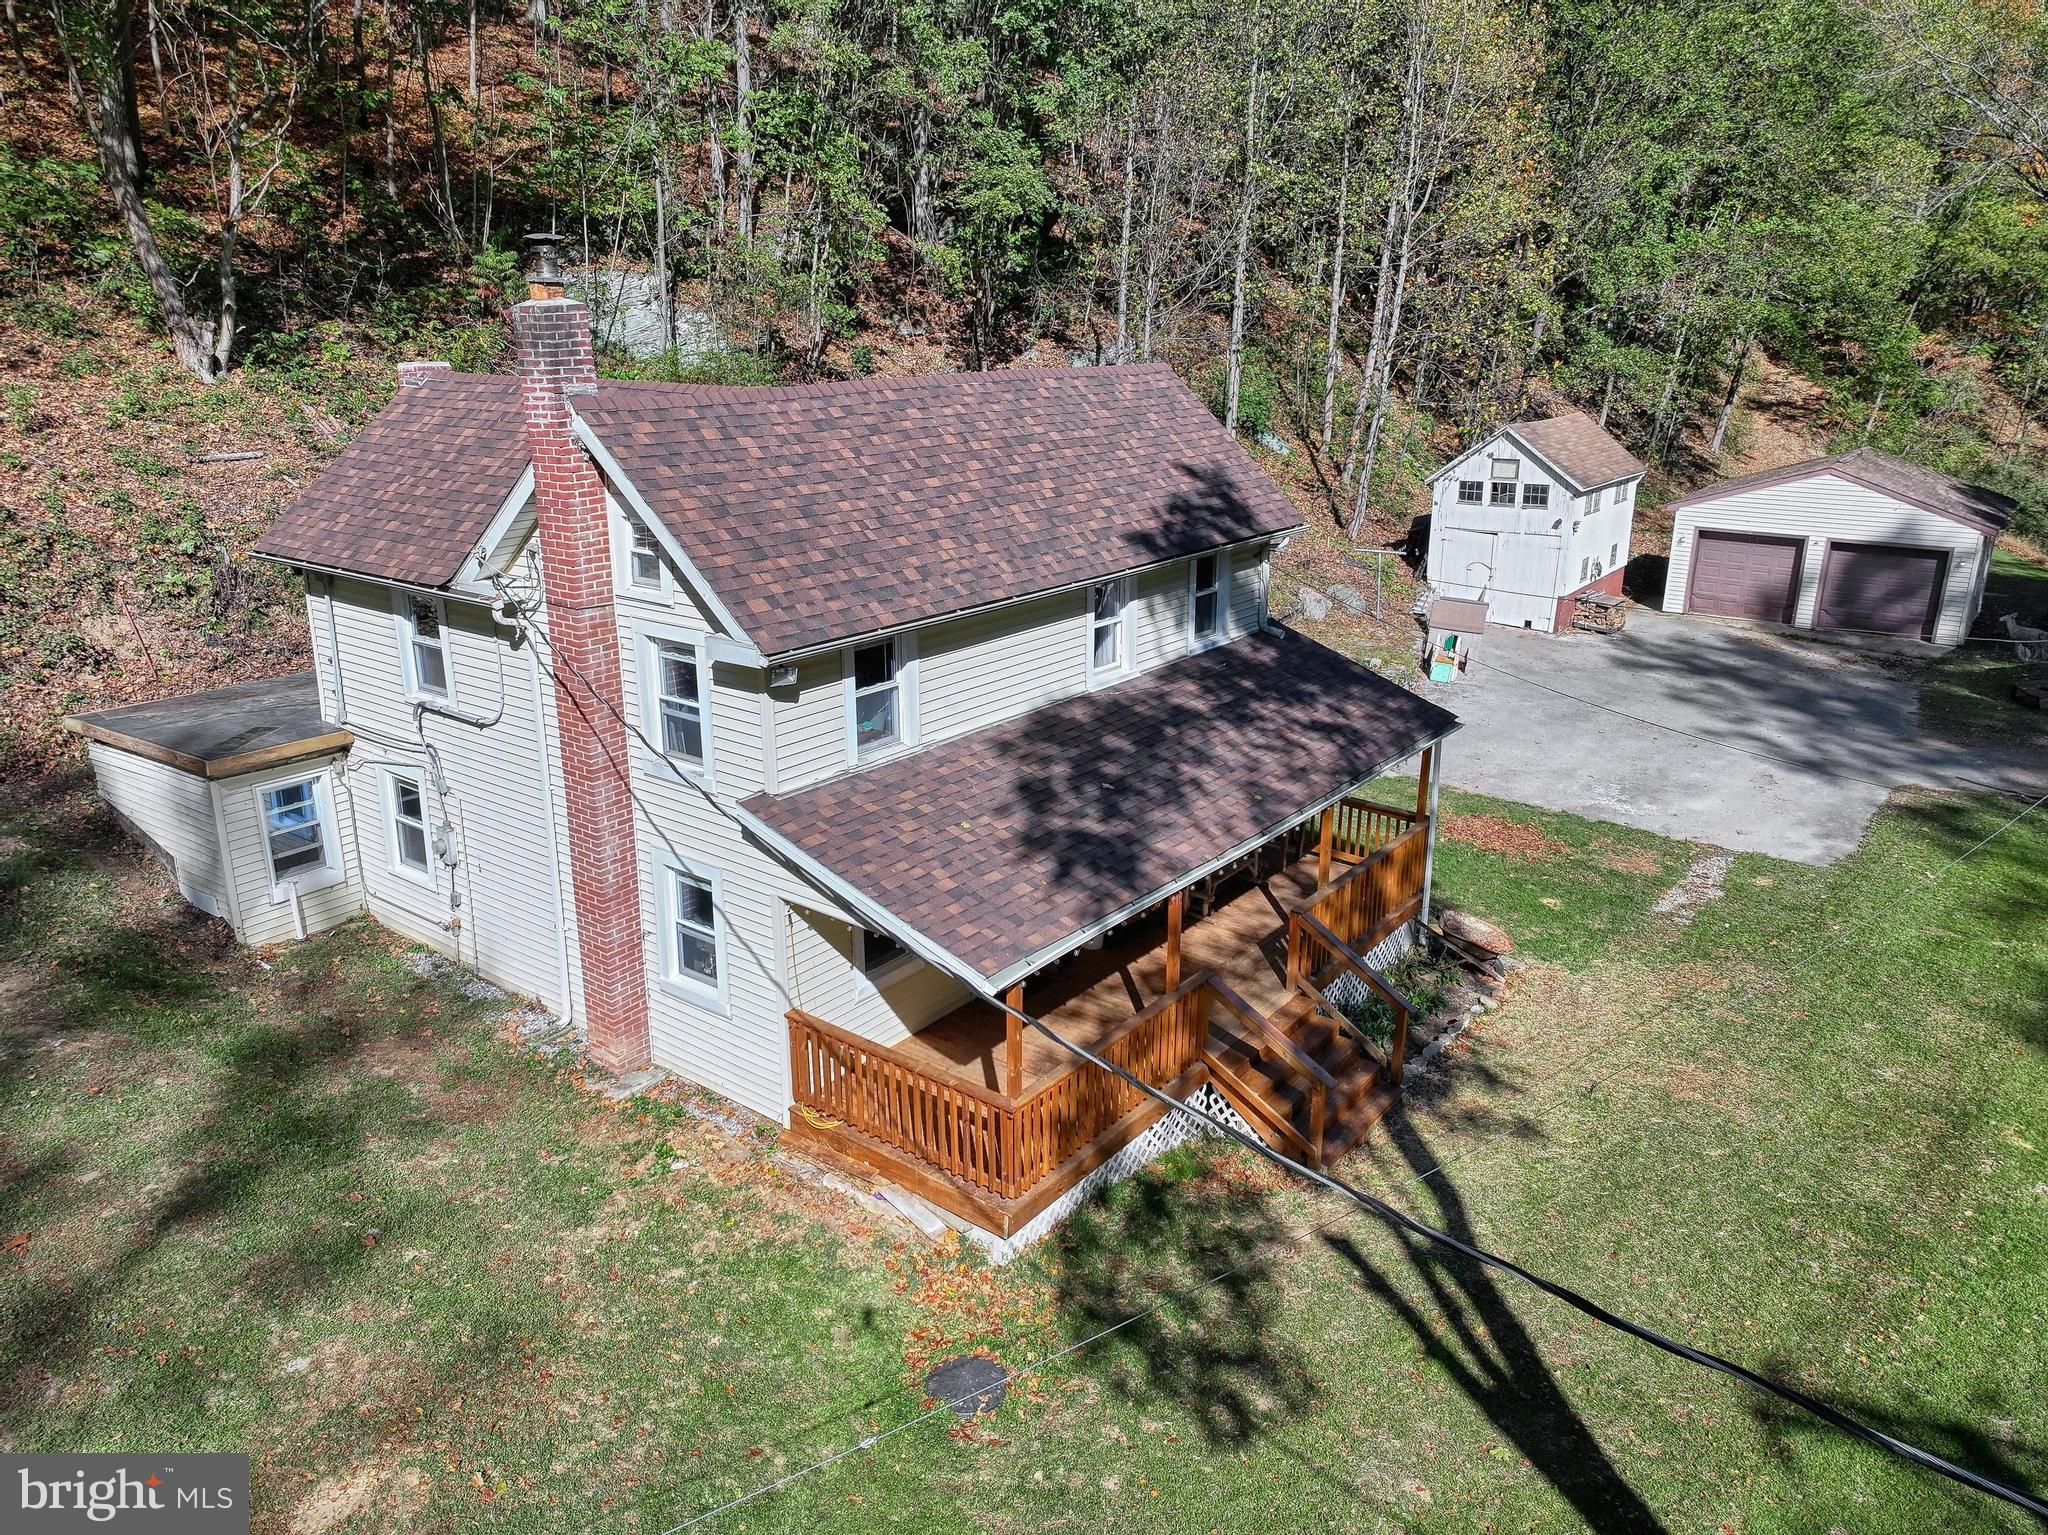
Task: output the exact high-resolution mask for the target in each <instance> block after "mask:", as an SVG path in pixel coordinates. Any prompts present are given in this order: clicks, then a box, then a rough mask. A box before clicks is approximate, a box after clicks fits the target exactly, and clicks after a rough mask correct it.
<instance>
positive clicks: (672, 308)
mask: <svg viewBox="0 0 2048 1535" xmlns="http://www.w3.org/2000/svg"><path fill="white" fill-rule="evenodd" d="M654 280H655V281H656V282H658V283H660V284H661V349H662V350H663V351H664V352H673V351H674V350H675V349H676V284H675V279H674V278H673V277H671V276H670V275H669V270H668V160H667V157H666V156H664V155H663V154H662V153H661V151H660V150H659V149H657V150H656V151H655V154H654Z"/></svg>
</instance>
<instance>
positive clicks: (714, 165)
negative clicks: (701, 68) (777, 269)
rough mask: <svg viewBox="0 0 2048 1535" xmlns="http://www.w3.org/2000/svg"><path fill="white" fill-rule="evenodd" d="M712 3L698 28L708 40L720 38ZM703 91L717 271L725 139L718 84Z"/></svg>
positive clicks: (711, 263) (711, 262)
mask: <svg viewBox="0 0 2048 1535" xmlns="http://www.w3.org/2000/svg"><path fill="white" fill-rule="evenodd" d="M713 4H714V0H704V14H703V18H702V20H701V22H700V23H699V25H698V29H697V35H698V36H699V37H701V38H703V39H704V41H705V42H707V43H709V42H715V41H717V38H718V16H717V14H716V12H715V11H714V9H713ZM704 92H705V94H704V146H705V150H706V152H707V157H708V159H709V162H710V173H711V209H710V212H711V218H710V220H709V222H708V225H707V227H706V229H705V232H704V240H705V255H706V260H705V266H706V267H707V268H708V269H709V270H711V271H713V272H714V273H715V272H716V271H717V269H718V260H717V257H718V253H719V251H720V250H721V249H723V247H724V245H725V139H724V137H723V136H722V135H721V134H720V133H719V130H718V97H717V88H716V87H715V86H713V85H711V84H710V82H708V81H707V82H706V83H705V86H704Z"/></svg>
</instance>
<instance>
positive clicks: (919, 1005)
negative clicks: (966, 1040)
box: [788, 905, 968, 1045]
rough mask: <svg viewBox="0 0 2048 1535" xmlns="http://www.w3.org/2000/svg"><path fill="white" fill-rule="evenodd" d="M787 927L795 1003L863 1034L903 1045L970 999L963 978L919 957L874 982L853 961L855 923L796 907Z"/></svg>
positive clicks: (792, 1000)
mask: <svg viewBox="0 0 2048 1535" xmlns="http://www.w3.org/2000/svg"><path fill="white" fill-rule="evenodd" d="M788 926H789V995H790V999H791V1002H792V1004H793V1005H794V1006H797V1007H800V1008H803V1009H804V1010H805V1011H806V1012H809V1013H812V1014H815V1015H816V1016H817V1017H820V1018H823V1019H825V1020H826V1021H827V1022H828V1023H833V1024H837V1025H838V1026H839V1027H840V1028H842V1029H850V1030H852V1031H853V1032H854V1033H856V1034H859V1035H861V1036H862V1037H863V1038H866V1039H872V1040H875V1041H876V1042H877V1043H880V1044H885V1045H893V1044H898V1043H900V1042H902V1041H903V1040H905V1039H908V1038H909V1037H910V1035H911V1034H913V1033H915V1032H916V1031H917V1030H918V1029H920V1028H922V1027H924V1025H925V1024H927V1023H930V1022H932V1021H933V1020H934V1019H936V1018H941V1017H943V1016H944V1015H945V1014H947V1013H949V1012H951V1011H952V1010H953V1009H954V1008H956V1007H958V1006H959V1005H960V1004H961V1003H962V1002H965V1001H966V1000H967V998H968V992H967V988H966V987H964V986H962V985H961V984H960V983H959V982H958V981H956V980H954V979H953V978H952V977H951V976H949V975H946V974H944V973H943V972H941V971H938V970H934V969H932V968H931V966H929V965H926V964H923V963H922V962H920V961H917V960H914V959H913V960H911V961H910V962H909V963H908V964H907V966H906V967H905V968H904V969H903V970H902V971H901V972H900V973H899V974H897V975H894V976H892V977H890V978H889V979H888V980H886V981H884V982H883V984H882V985H881V986H880V987H879V988H877V987H875V986H871V985H869V984H868V982H867V978H866V977H865V976H863V975H862V974H861V973H860V971H859V970H858V969H857V968H856V967H855V965H854V963H853V945H854V933H855V929H854V927H853V925H852V924H851V923H848V922H844V921H841V920H839V919H838V918H836V917H832V916H829V915H827V914H825V913H823V912H820V911H817V910H814V909H812V908H809V907H805V906H796V905H792V906H791V907H789V922H788Z"/></svg>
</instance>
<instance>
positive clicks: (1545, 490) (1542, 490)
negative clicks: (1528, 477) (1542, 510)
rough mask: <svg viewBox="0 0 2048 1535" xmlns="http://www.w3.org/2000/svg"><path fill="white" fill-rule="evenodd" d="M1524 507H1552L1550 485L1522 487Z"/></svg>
mask: <svg viewBox="0 0 2048 1535" xmlns="http://www.w3.org/2000/svg"><path fill="white" fill-rule="evenodd" d="M1522 505H1524V506H1548V505H1550V487H1549V486H1548V485H1524V486H1523V487H1522Z"/></svg>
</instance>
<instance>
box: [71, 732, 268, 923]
mask: <svg viewBox="0 0 2048 1535" xmlns="http://www.w3.org/2000/svg"><path fill="white" fill-rule="evenodd" d="M86 751H87V755H88V756H89V757H90V758H91V760H92V770H93V776H94V777H95V778H97V779H98V780H99V788H100V796H101V797H102V798H103V799H105V800H106V802H107V803H108V804H109V805H111V806H113V807H114V809H115V810H117V811H119V812H120V814H121V817H122V819H123V820H125V821H126V822H127V823H128V824H129V825H130V826H131V827H133V828H134V829H135V831H136V832H137V833H138V834H139V835H140V836H141V837H142V839H143V840H144V842H146V843H147V844H148V846H149V849H150V851H151V852H153V853H155V854H156V855H157V857H158V858H159V859H160V860H162V861H163V863H164V864H165V865H166V866H167V868H168V869H169V871H170V875H171V878H172V879H173V880H174V881H176V883H177V886H178V892H179V894H181V895H183V896H184V897H185V899H186V900H188V901H190V902H191V903H192V904H193V905H194V906H197V907H198V908H199V909H200V910H201V911H204V912H208V913H210V914H211V915H213V916H216V917H219V918H220V919H221V920H222V921H224V922H226V923H228V924H229V925H230V926H237V923H236V917H235V901H234V895H233V887H232V883H231V881H230V880H229V877H228V859H227V855H226V852H225V850H224V849H223V847H222V845H221V833H220V822H219V821H218V819H217V818H216V817H215V815H214V808H213V785H212V784H210V783H209V782H207V780H206V779H204V778H202V777H200V776H199V775H198V774H197V773H187V772H185V771H183V770H182V769H180V768H174V767H170V766H168V765H166V764H164V763H161V762H157V761H154V760H153V759H151V758H148V757H143V756H138V755H137V754H135V753H134V752H125V751H122V750H121V749H120V748H119V747H115V746H109V745H107V744H106V743H105V742H104V741H93V742H90V743H88V745H87V747H86Z"/></svg>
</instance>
